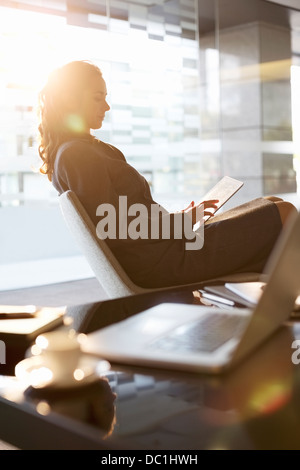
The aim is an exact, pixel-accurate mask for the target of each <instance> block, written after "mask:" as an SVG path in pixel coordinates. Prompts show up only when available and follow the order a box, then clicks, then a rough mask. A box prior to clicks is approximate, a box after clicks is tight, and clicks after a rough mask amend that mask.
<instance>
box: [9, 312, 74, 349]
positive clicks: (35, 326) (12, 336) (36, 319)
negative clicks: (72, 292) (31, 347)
mask: <svg viewBox="0 0 300 470" xmlns="http://www.w3.org/2000/svg"><path fill="white" fill-rule="evenodd" d="M30 307H31V308H29V306H7V305H5V306H4V305H0V340H2V341H4V342H5V344H6V345H7V346H10V345H12V346H16V347H18V346H22V345H24V344H29V343H30V342H31V341H33V340H34V339H35V338H36V337H37V336H38V335H39V334H41V333H44V332H45V331H50V330H52V329H54V328H56V327H58V326H60V325H63V322H64V314H65V311H66V307H35V308H33V307H34V306H30ZM18 315H19V316H20V317H19V318H18Z"/></svg>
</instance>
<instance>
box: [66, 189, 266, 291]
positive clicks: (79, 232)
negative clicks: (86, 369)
mask: <svg viewBox="0 0 300 470" xmlns="http://www.w3.org/2000/svg"><path fill="white" fill-rule="evenodd" d="M59 204H60V208H61V211H62V214H63V217H64V219H65V222H66V224H67V226H68V228H69V230H70V231H71V233H72V235H73V236H74V237H75V241H76V242H77V244H78V246H79V247H80V249H81V251H82V253H83V254H84V256H85V257H86V260H87V261H88V263H89V265H90V267H91V268H92V270H93V272H94V274H95V276H96V278H97V280H98V281H99V283H100V284H101V285H102V287H103V288H104V290H105V291H106V293H107V295H108V296H109V297H110V298H118V297H125V296H128V295H134V294H143V293H147V292H148V293H149V292H154V291H155V292H157V291H169V290H174V289H176V290H178V289H180V288H189V289H190V290H195V289H196V288H197V287H198V288H199V286H200V285H201V284H202V285H203V282H199V283H196V284H189V285H185V286H174V287H171V288H161V289H157V288H155V289H150V288H147V289H146V288H143V287H139V286H137V285H136V284H135V283H134V282H133V281H132V280H131V279H130V278H129V277H128V275H127V274H126V272H125V271H124V269H123V268H122V266H121V265H120V263H119V262H118V260H117V259H116V258H115V256H114V255H113V253H112V251H111V250H110V248H109V247H108V246H107V244H106V242H105V241H104V240H101V239H99V238H98V237H97V234H96V227H95V226H94V224H93V222H92V221H91V219H90V217H89V215H88V214H87V212H86V210H85V208H84V207H83V205H82V204H81V202H80V200H79V199H78V197H77V195H76V194H75V193H74V192H73V191H71V190H68V191H66V192H64V193H62V194H61V195H60V196H59ZM258 277H259V274H257V273H244V274H239V275H231V276H226V280H232V281H234V280H237V281H250V280H257V279H258ZM222 279H223V278H219V279H218V280H222Z"/></svg>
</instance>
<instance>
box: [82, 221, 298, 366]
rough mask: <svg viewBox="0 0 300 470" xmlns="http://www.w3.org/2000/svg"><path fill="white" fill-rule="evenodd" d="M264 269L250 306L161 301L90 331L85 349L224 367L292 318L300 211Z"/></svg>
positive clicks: (128, 358) (137, 359)
mask: <svg viewBox="0 0 300 470" xmlns="http://www.w3.org/2000/svg"><path fill="white" fill-rule="evenodd" d="M265 272H266V273H267V275H268V282H267V284H266V286H265V288H264V289H263V292H262V295H261V296H260V298H259V300H258V302H257V304H256V306H255V307H254V308H252V309H250V308H234V309H232V308H230V309H228V311H227V310H226V309H220V308H217V307H216V308H215V307H206V306H200V305H195V304H176V303H161V304H159V305H157V306H155V307H152V308H149V309H147V310H145V311H144V312H141V313H138V314H136V315H134V316H132V317H130V318H128V319H126V320H123V321H121V322H119V323H115V324H113V325H111V326H108V327H105V328H103V329H101V330H98V331H95V332H93V333H90V334H88V335H87V338H86V341H85V342H84V344H83V350H84V351H85V352H86V353H89V354H93V355H97V356H100V357H103V358H105V359H107V360H109V361H110V362H116V363H119V364H120V363H123V364H131V365H137V366H149V367H157V368H163V369H176V370H181V371H190V372H204V373H208V374H219V373H221V372H225V371H227V370H229V369H231V368H232V367H234V366H235V365H236V364H238V363H239V362H240V361H241V360H243V359H244V358H245V357H246V356H247V355H248V354H250V353H251V352H252V351H254V350H255V349H257V348H258V346H259V345H261V344H262V343H263V342H265V341H266V340H267V338H269V337H270V336H271V335H272V334H273V333H274V332H275V331H276V330H277V329H278V328H279V327H280V326H281V325H282V324H283V323H284V322H285V321H286V320H288V319H289V316H290V314H291V312H292V310H293V307H294V303H295V299H296V297H297V296H298V294H299V293H300V214H297V215H296V216H295V217H292V218H291V220H290V222H289V224H288V226H286V229H285V230H283V231H282V233H281V235H280V237H279V239H278V242H277V243H276V246H275V247H274V250H273V252H272V254H271V256H270V259H269V261H268V263H267V266H266V270H265Z"/></svg>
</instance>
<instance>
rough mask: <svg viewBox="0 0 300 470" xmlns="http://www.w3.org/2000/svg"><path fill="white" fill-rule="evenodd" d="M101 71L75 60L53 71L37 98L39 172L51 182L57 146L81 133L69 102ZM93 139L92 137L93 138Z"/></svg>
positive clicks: (84, 62)
mask: <svg viewBox="0 0 300 470" xmlns="http://www.w3.org/2000/svg"><path fill="white" fill-rule="evenodd" d="M95 74H98V76H101V77H102V73H101V70H100V69H99V68H98V67H97V66H96V65H94V64H91V63H90V62H87V61H74V62H69V63H68V64H66V65H64V66H62V67H60V68H58V69H56V70H54V71H53V72H52V73H51V74H50V76H49V78H48V81H47V83H46V85H45V86H44V88H43V89H42V90H41V91H40V93H39V96H38V115H39V126H38V131H39V147H38V151H39V155H40V158H41V159H42V162H43V163H42V165H41V167H40V173H42V174H44V175H47V176H48V179H49V180H50V181H51V180H52V174H53V168H54V162H55V157H56V153H57V150H58V147H59V146H60V145H61V144H62V143H63V142H65V141H67V140H70V139H72V138H73V137H75V136H78V135H80V134H82V129H81V128H80V125H78V124H80V123H79V122H78V116H77V121H76V115H72V114H70V107H69V106H68V103H70V102H71V101H72V100H73V101H74V102H75V101H76V100H78V99H80V97H81V96H82V95H83V92H84V91H85V90H87V89H88V88H89V85H90V81H91V79H92V78H93V77H95ZM91 139H92V136H91Z"/></svg>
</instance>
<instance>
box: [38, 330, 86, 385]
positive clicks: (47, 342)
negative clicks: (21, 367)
mask: <svg viewBox="0 0 300 470" xmlns="http://www.w3.org/2000/svg"><path fill="white" fill-rule="evenodd" d="M35 343H36V351H35V352H36V353H38V354H39V355H40V356H41V357H42V359H43V365H44V367H46V368H48V369H50V370H51V372H52V374H53V378H54V379H55V380H60V379H66V378H69V377H71V376H73V374H74V371H75V370H76V368H77V367H78V363H79V359H80V356H81V347H80V341H79V339H78V335H77V334H76V333H75V332H74V331H73V330H71V331H68V332H66V331H53V332H49V333H45V334H42V335H40V336H38V337H37V338H36V341H35Z"/></svg>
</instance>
